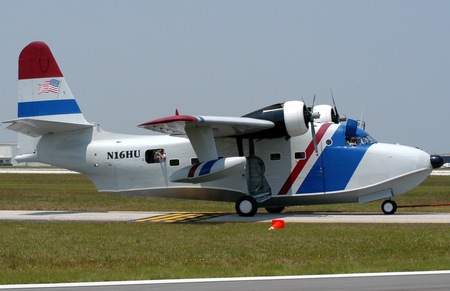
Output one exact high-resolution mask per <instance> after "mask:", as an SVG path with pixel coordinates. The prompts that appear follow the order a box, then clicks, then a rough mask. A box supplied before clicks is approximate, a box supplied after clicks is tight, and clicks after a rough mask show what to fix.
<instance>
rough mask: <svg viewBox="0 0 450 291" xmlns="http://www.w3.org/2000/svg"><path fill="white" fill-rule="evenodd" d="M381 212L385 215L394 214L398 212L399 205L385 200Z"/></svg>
mask: <svg viewBox="0 0 450 291" xmlns="http://www.w3.org/2000/svg"><path fill="white" fill-rule="evenodd" d="M381 211H383V213H384V214H394V213H395V211H397V203H395V201H393V200H385V201H384V202H383V204H381Z"/></svg>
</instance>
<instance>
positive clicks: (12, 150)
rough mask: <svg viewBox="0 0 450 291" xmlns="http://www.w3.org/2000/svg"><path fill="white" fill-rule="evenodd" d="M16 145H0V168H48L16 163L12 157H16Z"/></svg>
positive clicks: (36, 164)
mask: <svg viewBox="0 0 450 291" xmlns="http://www.w3.org/2000/svg"><path fill="white" fill-rule="evenodd" d="M17 153H18V150H17V144H16V143H2V144H0V166H21V167H26V166H30V167H43V166H48V165H47V164H42V163H17V162H16V160H14V157H15V156H17Z"/></svg>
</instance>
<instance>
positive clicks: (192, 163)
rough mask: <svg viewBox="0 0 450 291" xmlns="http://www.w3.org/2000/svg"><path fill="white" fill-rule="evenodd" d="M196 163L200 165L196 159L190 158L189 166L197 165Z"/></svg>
mask: <svg viewBox="0 0 450 291" xmlns="http://www.w3.org/2000/svg"><path fill="white" fill-rule="evenodd" d="M198 163H200V160H199V159H198V158H192V159H191V165H195V164H198Z"/></svg>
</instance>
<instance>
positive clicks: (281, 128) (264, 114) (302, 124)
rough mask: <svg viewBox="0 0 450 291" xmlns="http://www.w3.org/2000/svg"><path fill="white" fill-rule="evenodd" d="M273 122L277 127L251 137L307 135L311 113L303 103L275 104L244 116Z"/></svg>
mask: <svg viewBox="0 0 450 291" xmlns="http://www.w3.org/2000/svg"><path fill="white" fill-rule="evenodd" d="M244 117H250V118H255V119H264V120H269V121H272V122H273V123H274V124H275V126H274V127H273V128H270V129H266V130H264V131H260V132H257V133H254V134H251V135H250V136H252V137H255V138H261V139H262V138H280V137H293V136H299V135H302V134H305V133H307V132H308V129H309V120H310V113H309V111H308V109H307V108H306V106H305V104H304V103H303V102H302V101H287V102H285V103H279V104H274V105H272V106H267V107H264V108H262V109H259V110H256V111H254V112H252V113H249V114H247V115H244Z"/></svg>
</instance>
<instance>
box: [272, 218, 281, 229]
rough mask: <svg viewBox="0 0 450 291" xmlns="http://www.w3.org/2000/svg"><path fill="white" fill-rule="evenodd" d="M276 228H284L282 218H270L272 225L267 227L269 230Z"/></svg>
mask: <svg viewBox="0 0 450 291" xmlns="http://www.w3.org/2000/svg"><path fill="white" fill-rule="evenodd" d="M277 228H284V220H283V219H272V226H271V227H270V228H269V230H272V229H277Z"/></svg>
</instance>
